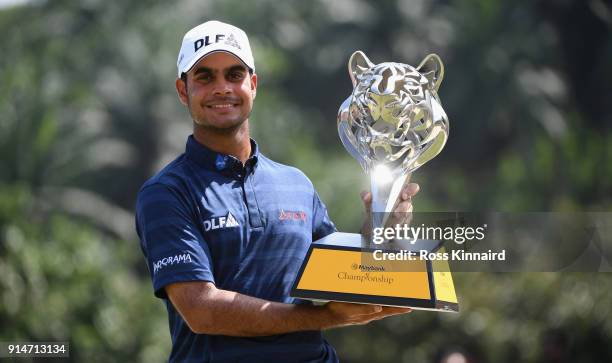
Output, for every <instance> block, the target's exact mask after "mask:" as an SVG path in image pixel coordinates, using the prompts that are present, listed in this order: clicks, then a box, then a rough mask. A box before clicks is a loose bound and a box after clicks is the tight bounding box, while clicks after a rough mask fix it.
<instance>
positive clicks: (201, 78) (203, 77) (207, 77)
mask: <svg viewBox="0 0 612 363" xmlns="http://www.w3.org/2000/svg"><path fill="white" fill-rule="evenodd" d="M211 79H212V77H211V76H210V74H203V75H201V76H199V77H198V80H199V81H202V82H210V80H211Z"/></svg>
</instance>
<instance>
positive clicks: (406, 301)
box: [290, 232, 459, 312]
mask: <svg viewBox="0 0 612 363" xmlns="http://www.w3.org/2000/svg"><path fill="white" fill-rule="evenodd" d="M377 247H381V248H377ZM382 247H384V246H382V245H381V246H377V245H371V244H368V243H364V241H362V236H361V235H360V234H356V233H342V232H336V233H332V234H330V235H328V236H326V237H324V238H322V239H320V240H318V241H315V242H313V243H312V244H311V245H310V248H309V250H308V253H307V254H306V258H305V259H304V262H303V263H302V266H301V267H300V270H299V272H298V276H297V278H296V280H295V282H294V283H293V288H292V289H291V294H290V296H292V297H295V298H301V299H308V300H313V301H318V302H321V301H343V302H351V303H360V304H375V305H386V306H401V307H410V308H413V309H419V310H433V311H451V312H458V311H459V304H458V302H457V296H456V294H455V287H454V284H453V279H452V275H451V273H450V271H449V268H448V262H447V261H442V260H434V261H432V260H427V259H420V258H419V254H418V251H421V250H427V251H428V252H444V251H443V247H442V245H441V243H440V242H439V241H431V240H417V241H414V242H413V243H405V244H399V243H398V244H397V249H395V248H394V249H393V250H389V249H383V248H382ZM402 251H405V252H402ZM411 253H412V254H411ZM385 254H386V255H387V256H390V255H393V256H397V258H398V259H384V260H382V259H381V258H382V256H383V255H385ZM408 255H411V256H412V258H409V257H408Z"/></svg>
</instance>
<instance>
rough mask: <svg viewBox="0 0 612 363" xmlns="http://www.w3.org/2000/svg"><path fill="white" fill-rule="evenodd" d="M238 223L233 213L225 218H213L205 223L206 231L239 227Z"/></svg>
mask: <svg viewBox="0 0 612 363" xmlns="http://www.w3.org/2000/svg"><path fill="white" fill-rule="evenodd" d="M239 226H240V225H239V224H238V221H237V220H236V218H234V216H233V215H232V213H231V212H228V213H227V215H226V216H225V217H213V218H209V219H207V220H205V221H204V231H206V232H208V231H210V230H215V229H219V228H230V227H239Z"/></svg>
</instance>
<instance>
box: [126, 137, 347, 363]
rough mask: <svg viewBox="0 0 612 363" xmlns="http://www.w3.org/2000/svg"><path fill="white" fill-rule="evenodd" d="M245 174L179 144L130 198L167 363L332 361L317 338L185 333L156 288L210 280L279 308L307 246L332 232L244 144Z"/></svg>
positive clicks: (317, 209) (308, 202)
mask: <svg viewBox="0 0 612 363" xmlns="http://www.w3.org/2000/svg"><path fill="white" fill-rule="evenodd" d="M251 145H252V150H253V152H252V155H251V157H250V158H249V159H248V160H247V162H246V163H245V165H242V163H241V162H240V161H239V160H238V159H236V158H234V157H232V156H229V155H224V154H220V153H217V152H214V151H212V150H210V149H208V148H206V147H204V146H203V145H201V144H199V143H198V142H197V141H196V140H195V139H194V138H193V136H189V138H188V139H187V147H186V150H185V153H183V154H182V155H180V156H179V157H178V158H177V159H175V160H174V161H172V162H171V163H170V164H168V165H167V166H166V167H165V168H164V169H163V170H161V171H160V172H159V173H158V174H156V175H155V176H153V177H152V178H151V179H149V180H148V181H147V182H146V183H145V184H144V185H143V187H142V188H141V190H140V192H139V193H138V200H137V205H136V229H137V232H138V236H139V237H140V245H141V248H142V251H143V253H144V255H145V258H146V261H147V264H148V268H149V272H150V275H151V279H152V281H153V288H154V292H155V296H157V297H159V298H161V299H163V301H164V302H165V304H166V309H167V310H168V317H169V325H170V333H171V336H172V352H171V354H170V362H337V361H338V359H337V357H336V353H335V351H334V349H333V348H332V347H331V346H330V345H329V344H328V343H327V341H325V340H324V339H323V337H322V335H321V332H320V331H305V332H297V333H289V334H281V335H275V336H267V337H253V338H240V337H229V336H220V335H206V334H195V333H193V332H192V331H191V330H190V329H189V327H188V326H187V324H186V323H185V321H184V320H183V319H182V317H181V316H180V314H179V313H178V312H177V310H176V309H175V308H174V306H173V305H172V303H171V302H170V301H169V299H168V297H167V295H166V292H165V290H164V287H165V286H166V285H168V284H171V283H174V282H179V281H210V282H212V283H214V284H215V285H216V286H217V288H219V289H224V290H231V291H236V292H239V293H241V294H245V295H249V296H255V297H258V298H262V299H266V300H270V301H276V302H282V303H288V304H309V303H310V302H307V301H304V300H299V299H294V298H291V297H289V291H290V289H291V285H292V283H293V281H294V279H295V277H296V275H297V272H298V269H299V267H300V265H301V263H302V260H303V259H304V256H305V255H306V252H307V250H308V247H309V245H310V244H311V242H312V241H313V240H316V239H319V238H321V237H324V236H326V235H328V234H330V233H332V232H334V231H335V227H334V225H333V223H332V222H331V221H330V219H329V216H328V214H327V210H326V208H325V206H324V205H323V203H322V202H321V200H320V199H319V196H318V195H317V193H316V191H315V189H314V187H313V185H312V183H311V182H310V180H308V178H307V177H306V176H305V175H304V174H303V173H302V172H301V171H299V170H298V169H296V168H293V167H289V166H285V165H282V164H279V163H276V162H274V161H272V160H270V159H268V158H267V157H265V156H264V155H262V154H261V153H259V151H258V148H257V144H256V143H255V142H254V141H251Z"/></svg>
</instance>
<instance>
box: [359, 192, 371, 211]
mask: <svg viewBox="0 0 612 363" xmlns="http://www.w3.org/2000/svg"><path fill="white" fill-rule="evenodd" d="M361 201H362V202H363V206H364V207H365V210H366V212H368V213H369V212H370V210H371V209H372V193H370V192H366V191H365V190H364V191H362V192H361Z"/></svg>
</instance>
